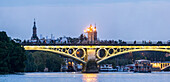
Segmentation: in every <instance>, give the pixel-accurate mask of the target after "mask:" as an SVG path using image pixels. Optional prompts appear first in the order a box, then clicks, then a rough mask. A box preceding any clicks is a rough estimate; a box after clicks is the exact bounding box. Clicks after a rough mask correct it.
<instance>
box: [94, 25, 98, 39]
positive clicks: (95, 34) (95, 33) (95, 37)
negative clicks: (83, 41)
mask: <svg viewBox="0 0 170 82" xmlns="http://www.w3.org/2000/svg"><path fill="white" fill-rule="evenodd" d="M94 41H95V42H96V41H97V30H96V24H95V27H94Z"/></svg>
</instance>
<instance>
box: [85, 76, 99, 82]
mask: <svg viewBox="0 0 170 82" xmlns="http://www.w3.org/2000/svg"><path fill="white" fill-rule="evenodd" d="M82 80H83V82H98V81H97V74H83V77H82Z"/></svg>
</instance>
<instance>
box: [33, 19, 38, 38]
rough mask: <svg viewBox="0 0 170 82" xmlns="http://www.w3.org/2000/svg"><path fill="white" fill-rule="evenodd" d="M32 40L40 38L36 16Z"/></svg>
mask: <svg viewBox="0 0 170 82" xmlns="http://www.w3.org/2000/svg"><path fill="white" fill-rule="evenodd" d="M31 40H38V36H37V27H36V22H35V18H34V26H33V34H32V37H31Z"/></svg>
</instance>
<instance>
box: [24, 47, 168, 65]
mask: <svg viewBox="0 0 170 82" xmlns="http://www.w3.org/2000/svg"><path fill="white" fill-rule="evenodd" d="M22 46H23V47H24V48H25V50H36V51H49V52H53V53H57V54H60V55H62V56H67V57H69V58H72V59H75V60H77V61H79V62H81V63H83V64H86V62H87V61H88V60H89V59H95V60H96V61H97V63H98V64H99V63H101V62H102V61H105V60H107V59H109V58H112V57H115V56H118V55H123V54H126V53H130V52H138V51H160V52H167V53H170V45H169V44H161V45H158V44H124V45H123V44H22Z"/></svg>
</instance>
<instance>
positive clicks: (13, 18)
mask: <svg viewBox="0 0 170 82" xmlns="http://www.w3.org/2000/svg"><path fill="white" fill-rule="evenodd" d="M34 18H35V19H36V22H37V28H38V36H40V34H42V35H43V36H49V37H50V35H51V34H53V35H54V36H55V38H58V37H60V36H71V37H78V36H79V35H80V34H81V33H83V30H84V29H85V28H86V27H87V26H89V24H95V23H96V24H97V30H98V38H100V39H102V40H103V39H107V40H109V39H114V40H118V39H122V40H125V41H128V40H164V41H167V40H170V0H0V31H6V32H7V34H8V35H9V36H11V37H12V38H20V39H30V38H31V36H32V27H33V21H34V20H33V19H34Z"/></svg>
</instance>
